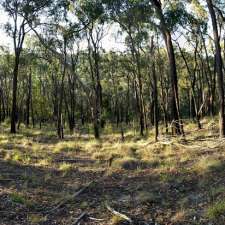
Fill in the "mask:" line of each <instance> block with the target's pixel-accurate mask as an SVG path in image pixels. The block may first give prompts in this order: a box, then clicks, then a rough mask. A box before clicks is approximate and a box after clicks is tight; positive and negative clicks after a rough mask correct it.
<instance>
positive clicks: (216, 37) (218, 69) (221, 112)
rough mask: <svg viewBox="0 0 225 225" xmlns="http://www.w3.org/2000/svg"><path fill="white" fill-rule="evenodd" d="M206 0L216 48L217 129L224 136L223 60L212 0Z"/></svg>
mask: <svg viewBox="0 0 225 225" xmlns="http://www.w3.org/2000/svg"><path fill="white" fill-rule="evenodd" d="M206 2H207V6H208V9H209V14H210V16H211V20H212V27H213V36H214V45H215V49H216V72H217V85H218V94H219V130H220V131H219V132H220V137H221V138H223V137H224V136H225V118H224V81H223V61H222V55H221V46H220V38H219V34H218V27H217V19H216V13H215V10H214V8H213V3H212V0H206Z"/></svg>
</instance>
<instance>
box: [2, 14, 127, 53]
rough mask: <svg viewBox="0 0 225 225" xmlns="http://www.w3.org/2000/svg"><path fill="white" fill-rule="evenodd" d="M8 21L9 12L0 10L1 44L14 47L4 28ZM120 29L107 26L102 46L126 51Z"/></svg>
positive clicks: (107, 48) (108, 49) (116, 26)
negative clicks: (119, 32) (118, 32)
mask: <svg viewBox="0 0 225 225" xmlns="http://www.w3.org/2000/svg"><path fill="white" fill-rule="evenodd" d="M7 21H8V16H7V14H6V13H5V12H3V11H2V10H0V46H7V47H9V48H10V49H12V47H13V41H12V38H11V37H9V36H8V35H7V33H6V32H5V30H4V24H6V23H7ZM118 29H119V26H118V25H113V26H109V27H107V28H106V31H105V32H106V33H105V35H104V38H103V39H102V46H103V48H104V49H105V50H106V51H110V50H113V51H124V50H125V49H126V47H125V45H124V44H123V43H124V36H121V35H118V34H117V31H118ZM30 34H32V33H30ZM83 46H86V44H85V43H83Z"/></svg>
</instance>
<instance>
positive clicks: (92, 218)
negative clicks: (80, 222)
mask: <svg viewBox="0 0 225 225" xmlns="http://www.w3.org/2000/svg"><path fill="white" fill-rule="evenodd" d="M88 219H90V220H94V221H104V220H105V219H97V218H94V217H91V216H89V217H88Z"/></svg>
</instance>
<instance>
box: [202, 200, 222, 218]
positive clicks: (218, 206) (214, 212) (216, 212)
mask: <svg viewBox="0 0 225 225" xmlns="http://www.w3.org/2000/svg"><path fill="white" fill-rule="evenodd" d="M206 215H207V217H208V218H209V219H213V220H219V219H220V217H221V216H224V215H225V200H222V201H218V202H216V203H215V204H213V205H212V206H211V207H209V208H208V209H207V212H206Z"/></svg>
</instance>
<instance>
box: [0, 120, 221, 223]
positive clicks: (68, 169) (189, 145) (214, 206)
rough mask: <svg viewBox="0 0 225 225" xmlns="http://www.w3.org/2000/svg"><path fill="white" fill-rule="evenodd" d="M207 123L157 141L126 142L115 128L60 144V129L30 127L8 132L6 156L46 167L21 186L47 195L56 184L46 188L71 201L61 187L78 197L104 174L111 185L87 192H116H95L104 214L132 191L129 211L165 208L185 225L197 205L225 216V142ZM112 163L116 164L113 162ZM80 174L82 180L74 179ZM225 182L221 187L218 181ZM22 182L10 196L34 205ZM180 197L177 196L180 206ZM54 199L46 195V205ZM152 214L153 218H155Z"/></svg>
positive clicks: (1, 152) (207, 217)
mask: <svg viewBox="0 0 225 225" xmlns="http://www.w3.org/2000/svg"><path fill="white" fill-rule="evenodd" d="M202 123H203V126H204V127H206V128H207V129H205V130H200V131H197V130H196V124H193V123H190V124H188V126H186V130H187V136H186V137H185V140H184V139H183V138H179V137H178V138H173V137H169V136H161V137H160V141H159V142H157V143H154V141H153V137H149V138H146V137H145V138H140V137H135V136H134V132H131V131H129V132H127V133H126V135H125V141H124V142H121V137H120V135H119V134H108V133H106V134H104V135H103V136H102V138H101V140H95V139H94V138H93V137H92V136H86V135H83V136H82V135H81V136H79V137H77V136H75V135H74V136H70V135H66V138H65V140H63V141H60V140H58V139H57V137H56V136H55V134H54V133H53V132H52V131H49V132H48V131H47V132H46V131H44V132H43V131H39V130H29V129H26V128H23V129H22V132H21V133H20V134H17V135H11V134H9V133H4V134H1V135H0V157H1V159H2V160H3V161H4V162H7V163H9V164H10V165H16V166H30V167H31V168H32V169H33V168H36V169H37V168H38V169H40V171H39V172H38V174H36V175H35V176H33V175H32V174H20V179H21V180H22V181H21V182H22V184H21V187H23V188H24V189H25V190H26V188H29V187H31V188H33V189H35V191H36V192H37V195H39V196H41V194H39V191H40V190H39V189H41V188H42V187H44V188H45V187H48V185H49V186H50V187H49V190H54V193H51V192H50V193H49V192H48V190H45V189H44V191H43V190H42V191H43V192H44V193H45V191H46V192H47V193H48V195H50V196H51V200H52V201H56V199H58V198H60V199H61V198H64V195H65V193H63V192H62V191H58V192H57V187H58V186H59V187H61V186H60V185H63V187H65V188H68V190H67V191H66V193H67V192H68V193H69V194H71V193H74V192H75V191H76V190H77V189H79V187H80V186H82V185H83V184H85V183H87V182H88V181H90V180H94V181H96V180H97V178H96V174H100V175H98V176H99V177H98V178H102V177H104V178H105V179H108V181H107V182H108V183H107V182H106V183H105V184H104V183H101V185H100V186H98V185H96V187H92V189H93V190H91V191H89V192H87V193H86V194H91V193H92V194H93V193H94V194H96V195H98V194H99V193H101V191H102V189H101V188H103V187H102V186H104V185H106V192H107V190H108V189H109V193H108V192H107V193H106V194H105V195H107V196H101V197H99V196H95V199H98V201H102V202H101V203H98V205H97V206H96V207H100V208H98V210H99V211H102V210H103V211H104V209H102V208H101V207H103V206H102V205H103V201H104V199H105V198H109V199H110V201H115V202H118V205H119V206H120V202H119V201H118V199H115V198H116V197H115V196H117V197H118V198H119V197H121V196H120V194H121V192H122V191H125V193H126V194H125V195H126V196H128V194H127V192H128V193H129V196H130V193H131V195H132V198H131V199H129V201H128V202H129V204H130V205H129V204H128V203H127V204H128V206H124V207H125V208H126V207H127V208H128V209H130V208H129V207H132V204H134V202H135V204H136V203H137V204H136V205H138V207H140V208H142V207H143V208H144V207H147V209H148V210H153V209H156V208H157V210H158V211H159V212H156V213H155V214H156V215H158V214H160V213H161V215H163V216H165V217H167V220H169V221H170V223H171V224H182V223H183V224H185V223H186V221H187V220H188V219H190V218H189V217H188V216H189V211H190V208H191V207H193V208H194V207H197V209H196V211H198V212H200V215H198V217H196V218H201V220H202V221H211V220H212V221H213V220H216V219H217V218H221V217H223V215H224V212H225V207H224V201H223V200H222V199H224V197H225V189H224V185H223V184H224V182H222V181H221V182H220V179H222V173H223V171H224V168H225V151H224V150H225V143H224V142H223V141H218V138H217V137H215V136H213V135H215V130H216V129H214V128H215V127H214V126H212V124H214V121H212V122H209V121H208V120H205V121H202ZM209 129H211V131H210V134H209ZM212 133H213V135H212ZM64 160H65V161H64ZM70 160H72V161H70ZM73 160H74V161H73ZM76 160H77V161H76ZM110 160H111V162H112V164H111V167H109V164H108V162H109V161H110ZM102 171H103V172H104V173H102ZM76 172H78V173H77V175H76V176H77V177H76V178H74V177H73V175H74V174H75V173H76ZM145 176H146V177H147V176H148V177H147V178H145ZM1 178H2V177H1ZM3 179H4V177H3ZM132 179H133V180H132ZM136 179H137V180H136ZM145 179H146V180H145ZM78 181H79V182H81V183H78ZM114 181H115V183H113V182H114ZM218 181H219V184H218V185H214V184H215V183H216V184H217V182H218ZM57 182H58V183H57ZM110 182H111V183H110ZM16 185H17V184H16ZM16 185H15V184H14V186H13V187H12V190H14V191H13V192H12V194H10V195H9V199H10V201H12V202H13V203H14V204H22V205H29V204H31V203H30V202H29V198H27V196H26V195H23V194H21V193H19V194H17V192H16V188H15V187H17V186H16ZM57 185H58V186H57ZM52 186H54V188H53V187H52ZM189 186H190V187H189ZM95 188H96V189H95ZM107 188H108V189H107ZM110 188H111V189H110ZM186 188H189V189H187V190H186ZM194 188H195V189H194ZM33 189H32V190H33ZM114 189H115V192H116V193H115V195H113V192H114ZM59 190H60V188H59ZM36 192H35V193H36ZM35 193H32V194H30V195H33V194H35ZM171 196H172V197H171ZM174 196H175V197H174ZM202 196H203V197H202ZM173 197H174V198H173ZM43 198H44V197H43ZM174 199H176V200H177V201H176V202H175V203H174V202H173V200H174ZM48 200H49V199H48V197H45V198H44V199H43V202H48ZM88 201H89V199H88V200H86V199H85V200H82V201H81V202H80V203H79V205H76V207H79V208H81V209H83V210H86V208H88V207H89V205H91V204H90V203H91V202H88ZM90 201H94V200H93V199H91V200H90ZM124 202H125V201H124ZM199 202H200V203H199ZM123 204H125V203H123ZM70 207H72V206H70ZM121 207H122V206H121ZM148 207H149V208H148ZM199 208H200V209H199ZM128 209H127V210H128ZM133 210H134V209H133ZM135 210H138V209H135ZM140 211H141V212H142V210H140ZM164 211H165V212H164ZM147 212H148V211H147ZM202 212H205V213H202ZM152 213H153V214H151V215H155V214H154V212H152ZM148 214H149V213H148ZM194 216H195V215H194ZM194 216H192V219H193V217H194ZM100 218H101V216H100ZM27 219H28V221H29V223H30V224H38V223H42V222H43V223H44V222H45V223H46V220H47V218H45V217H44V216H43V215H39V214H38V213H30V214H29V215H28V216H27ZM108 221H109V223H110V224H114V225H116V224H122V223H123V222H124V221H121V218H118V217H112V218H110V219H109V220H108ZM159 221H160V220H159ZM192 222H193V221H192ZM196 223H197V222H196ZM159 224H160V223H159ZM168 224H169V223H168ZM187 224H188V223H187ZM190 224H191V223H190ZM199 224H201V223H199Z"/></svg>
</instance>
